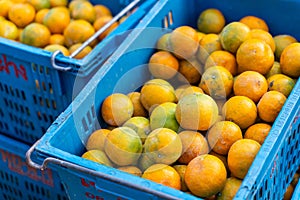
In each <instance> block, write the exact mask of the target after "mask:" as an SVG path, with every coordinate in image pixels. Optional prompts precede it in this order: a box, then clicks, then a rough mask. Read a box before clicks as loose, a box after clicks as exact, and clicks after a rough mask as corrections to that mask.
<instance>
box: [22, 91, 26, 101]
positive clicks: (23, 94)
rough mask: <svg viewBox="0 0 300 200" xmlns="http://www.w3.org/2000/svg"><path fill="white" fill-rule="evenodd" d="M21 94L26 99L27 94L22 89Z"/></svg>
mask: <svg viewBox="0 0 300 200" xmlns="http://www.w3.org/2000/svg"><path fill="white" fill-rule="evenodd" d="M21 94H22V99H23V100H26V95H25V92H24V91H23V90H22V91H21Z"/></svg>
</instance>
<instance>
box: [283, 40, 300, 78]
mask: <svg viewBox="0 0 300 200" xmlns="http://www.w3.org/2000/svg"><path fill="white" fill-rule="evenodd" d="M299 56H300V43H298V42H296V43H292V44H290V45H288V46H287V47H285V49H284V50H283V51H282V53H281V56H280V67H281V71H282V73H283V74H285V75H288V76H290V77H294V78H298V77H299V76H300V60H299V59H298V58H299Z"/></svg>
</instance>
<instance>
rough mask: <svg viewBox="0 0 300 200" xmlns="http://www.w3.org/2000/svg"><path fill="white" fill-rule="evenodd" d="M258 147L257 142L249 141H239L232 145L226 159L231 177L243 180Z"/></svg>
mask: <svg viewBox="0 0 300 200" xmlns="http://www.w3.org/2000/svg"><path fill="white" fill-rule="evenodd" d="M260 146H261V145H260V144H259V143H258V142H256V141H255V140H251V139H241V140H238V141H236V142H235V143H233V145H232V146H231V147H230V149H229V152H228V157H227V162H228V167H229V170H230V172H231V175H232V176H234V177H236V178H239V179H243V178H245V176H246V174H247V172H248V170H249V168H250V166H251V164H252V162H253V160H254V158H255V156H256V154H257V153H258V151H259V149H260Z"/></svg>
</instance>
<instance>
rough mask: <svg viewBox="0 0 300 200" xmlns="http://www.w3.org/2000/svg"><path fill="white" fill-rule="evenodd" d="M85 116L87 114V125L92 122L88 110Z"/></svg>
mask: <svg viewBox="0 0 300 200" xmlns="http://www.w3.org/2000/svg"><path fill="white" fill-rule="evenodd" d="M86 116H87V119H88V123H89V125H90V124H91V123H92V118H91V114H90V112H87V113H86Z"/></svg>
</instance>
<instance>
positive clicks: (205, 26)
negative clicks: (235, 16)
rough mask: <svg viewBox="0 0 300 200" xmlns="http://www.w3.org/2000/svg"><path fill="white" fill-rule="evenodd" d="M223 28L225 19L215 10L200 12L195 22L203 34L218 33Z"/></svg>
mask: <svg viewBox="0 0 300 200" xmlns="http://www.w3.org/2000/svg"><path fill="white" fill-rule="evenodd" d="M224 26H225V17H224V15H223V14H222V12H221V11H220V10H218V9H215V8H209V9H206V10H204V11H202V12H201V13H200V15H199V17H198V20H197V27H198V30H199V31H200V32H203V33H220V32H221V30H222V29H223V27H224Z"/></svg>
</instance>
